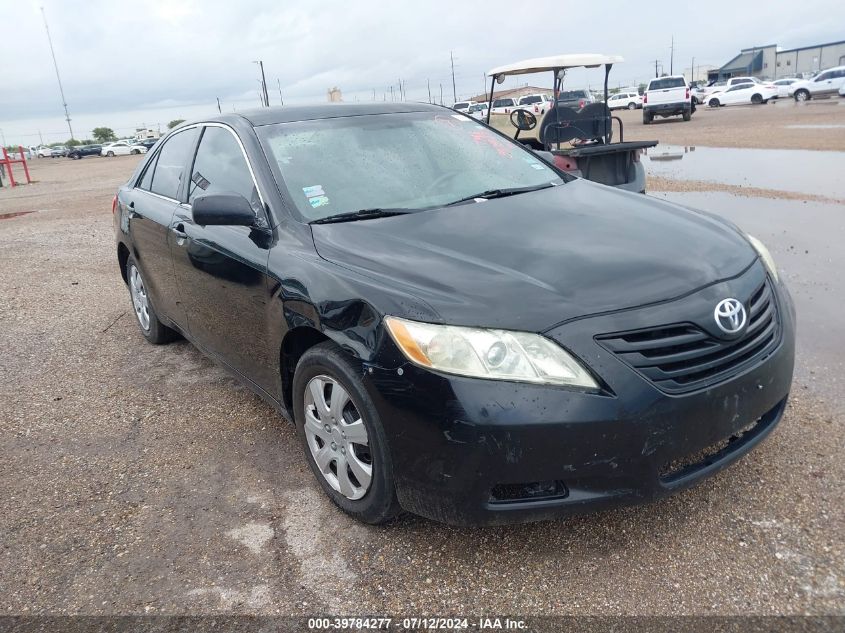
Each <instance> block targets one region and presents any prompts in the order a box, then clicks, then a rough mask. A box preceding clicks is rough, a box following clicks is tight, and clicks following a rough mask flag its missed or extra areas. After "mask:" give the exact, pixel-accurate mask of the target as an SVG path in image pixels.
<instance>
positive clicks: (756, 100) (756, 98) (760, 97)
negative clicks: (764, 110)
mask: <svg viewBox="0 0 845 633" xmlns="http://www.w3.org/2000/svg"><path fill="white" fill-rule="evenodd" d="M751 103H753V104H754V105H760V104H761V103H763V95H760V94H753V95H751Z"/></svg>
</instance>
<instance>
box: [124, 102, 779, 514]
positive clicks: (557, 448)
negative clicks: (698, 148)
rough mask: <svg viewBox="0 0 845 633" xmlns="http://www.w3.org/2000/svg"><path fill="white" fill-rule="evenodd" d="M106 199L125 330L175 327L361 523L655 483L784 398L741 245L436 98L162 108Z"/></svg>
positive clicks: (676, 484) (638, 491) (772, 298)
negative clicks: (277, 425)
mask: <svg viewBox="0 0 845 633" xmlns="http://www.w3.org/2000/svg"><path fill="white" fill-rule="evenodd" d="M547 158H548V159H549V160H547ZM112 210H113V213H114V225H115V233H116V237H117V244H116V257H117V261H118V263H119V268H120V273H121V275H122V276H123V279H124V281H125V282H126V284H127V286H128V289H129V296H130V298H131V302H132V306H133V309H134V313H135V315H136V316H137V322H138V326H139V328H140V331H141V333H142V334H143V336H144V337H146V339H147V340H148V341H149V342H150V343H153V344H162V343H167V342H168V341H171V340H173V339H174V338H175V337H177V335H178V336H182V337H184V338H186V339H188V340H189V341H191V342H192V343H193V344H194V345H195V346H196V347H197V348H199V349H200V350H202V351H203V352H204V353H206V354H208V355H209V356H210V357H212V358H213V359H214V360H216V361H217V362H218V363H219V364H220V365H222V366H223V367H225V368H226V369H228V370H229V371H231V372H232V373H234V374H235V375H236V376H237V377H238V378H240V379H241V380H242V381H243V382H244V383H245V384H247V385H248V386H249V387H250V388H252V389H253V390H254V391H255V392H256V393H258V394H259V395H260V396H261V397H263V398H264V399H266V400H267V401H268V402H270V403H272V404H273V405H274V406H275V407H276V408H277V409H278V410H279V412H280V413H281V414H282V415H284V416H285V417H286V418H288V419H290V420H292V421H293V422H294V423H295V425H296V429H297V432H298V436H299V438H300V440H301V444H302V456H303V459H304V460H306V461H307V463H308V464H309V466H310V468H311V470H312V471H313V474H314V477H315V479H316V481H317V482H318V483H319V485H320V486H321V487H322V489H323V490H324V491H325V493H326V495H328V497H329V498H330V499H331V500H332V501H333V502H334V503H335V504H336V505H337V506H339V507H340V508H341V509H342V510H344V511H346V512H347V513H349V514H351V515H352V516H354V517H356V518H357V519H359V520H361V521H365V522H368V523H382V522H385V521H388V520H390V519H391V518H393V517H395V516H396V515H397V514H398V513H400V512H401V511H402V510H406V511H409V512H413V513H417V514H420V515H423V516H426V517H430V518H432V519H436V520H439V521H444V522H448V523H453V524H492V523H504V522H517V521H530V520H537V519H545V518H553V517H558V516H564V515H567V514H572V513H576V512H586V511H592V510H595V509H599V508H604V507H609V506H614V505H620V504H630V503H636V502H642V501H647V500H651V499H655V498H658V497H661V496H663V495H666V494H669V493H671V492H673V491H677V490H679V489H682V488H684V487H687V486H690V485H692V484H694V483H695V482H697V481H699V480H701V479H702V478H704V477H707V476H709V475H712V474H714V473H715V472H717V471H719V470H720V469H722V468H724V467H725V466H727V465H728V464H730V463H731V462H733V461H735V460H737V459H738V458H739V457H741V456H742V455H744V454H746V453H748V452H749V451H750V450H751V449H752V448H753V447H754V446H756V445H757V444H758V443H759V442H760V441H761V440H763V439H764V438H765V437H766V436H767V435H768V434H769V433H770V432H771V431H772V430H773V429H774V428H775V426H776V425H777V424H778V422H779V421H780V419H781V417H782V415H783V412H784V409H785V406H786V401H787V396H788V393H789V389H790V384H791V378H792V371H793V357H794V322H795V314H794V308H793V305H792V301H791V299H790V297H789V294H788V292H787V290H786V289H785V287H784V284H783V280H782V279H781V277H780V276H779V274H778V271H777V269H776V267H775V264H774V262H773V260H772V257H771V256H770V254H769V252H768V251H767V250H766V247H765V246H764V245H763V244H762V243H761V242H760V241H758V240H757V239H755V238H754V237H751V236H749V235H746V234H744V233H743V232H742V231H740V230H739V229H737V228H736V227H735V226H733V225H732V224H730V223H728V222H726V221H724V220H722V219H719V218H717V217H714V216H711V215H708V214H705V213H702V212H699V211H695V210H692V209H688V208H684V207H680V206H677V205H675V204H671V203H669V202H665V201H661V200H657V199H655V198H651V197H647V196H643V195H639V194H633V193H627V192H624V191H620V190H618V189H613V188H610V187H605V186H602V185H598V184H595V183H591V182H589V181H587V180H583V179H580V178H574V177H572V176H569V175H567V174H566V173H564V172H562V171H559V170H558V169H557V168H556V167H555V166H554V164H553V161H552V160H551V159H550V157H549V155H547V154H538V153H535V152H532V151H530V150H528V149H526V148H525V147H523V146H522V145H520V144H519V143H516V142H514V141H513V140H511V139H509V138H506V137H504V136H502V135H500V134H498V133H497V132H496V131H494V130H492V129H491V128H488V127H487V126H485V125H483V124H482V123H480V122H478V121H476V120H474V119H472V118H471V117H468V116H466V115H464V114H460V113H456V112H454V111H452V110H448V109H445V108H441V107H437V106H431V105H428V104H422V105H419V104H405V103H401V104H396V103H389V104H388V103H386V104H368V105H365V104H335V105H323V106H316V107H307V108H306V107H283V108H265V109H262V110H260V111H255V112H248V113H243V114H227V115H222V116H219V117H215V118H211V119H207V120H203V121H198V122H194V123H189V124H185V125H182V126H181V127H179V128H177V129H175V130H173V131H171V132H170V133H169V134H168V135H167V137H165V138H164V139H162V140H161V141H160V142H159V143H158V144H157V145H156V147H155V148H154V150H153V151H151V152H150V153H149V154H148V155H147V156H146V157H145V159H144V160H143V161H142V162H141V163H140V165H139V166H138V169H137V171H136V172H135V173H134V174H133V176H132V178H131V179H130V180H129V181H128V182H127V183H126V184H125V185H123V186H122V187H120V189H119V191H118V192H117V195H116V196H115V199H114V201H113V209H112Z"/></svg>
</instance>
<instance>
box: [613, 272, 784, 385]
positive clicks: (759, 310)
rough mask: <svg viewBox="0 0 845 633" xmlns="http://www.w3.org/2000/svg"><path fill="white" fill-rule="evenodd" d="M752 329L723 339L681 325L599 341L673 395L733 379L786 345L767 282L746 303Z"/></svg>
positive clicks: (684, 324)
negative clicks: (781, 334)
mask: <svg viewBox="0 0 845 633" xmlns="http://www.w3.org/2000/svg"><path fill="white" fill-rule="evenodd" d="M745 306H746V308H747V310H748V326H747V327H746V330H745V332H744V333H743V334H742V336H740V337H739V338H736V339H732V340H723V339H720V338H716V337H715V336H712V335H711V334H709V333H707V332H706V331H704V330H703V329H702V328H700V327H699V326H697V325H695V324H694V323H676V324H672V325H661V326H658V327H653V328H646V329H641V330H632V331H629V332H619V333H615V334H606V335H602V336H598V337H596V340H597V341H598V342H599V343H600V344H601V345H602V346H604V347H605V348H607V349H608V350H610V351H611V352H613V353H614V354H616V355H617V356H618V357H619V358H620V359H621V360H622V361H624V362H625V363H627V364H628V365H630V366H631V367H633V368H634V369H635V370H637V371H638V372H639V373H640V374H642V375H643V376H645V377H646V378H648V379H649V380H650V381H651V382H653V383H654V384H655V385H656V386H657V387H659V388H660V389H661V390H663V391H665V392H667V393H683V392H686V391H693V390H695V389H700V388H702V387H707V386H710V385H713V384H715V383H718V382H721V381H723V380H727V379H728V378H730V377H731V376H734V375H736V374H738V373H739V372H741V371H742V370H743V369H745V368H746V367H748V366H750V365H751V364H753V363H756V362H760V361H762V360H763V359H764V358H766V357H767V356H768V355H769V354H771V352H772V351H774V349H775V348H776V347H777V345H778V343H779V342H780V324H779V321H778V312H777V302H776V300H775V296H774V292H773V291H772V287H771V284H770V282H769V281H768V279H767V280H765V281H764V282H763V283H762V284H761V285H760V286H759V287H758V288H757V289H756V290H755V291H754V292H753V293H752V294H751V298H750V299H749V300H748V301H747V302H746V303H745Z"/></svg>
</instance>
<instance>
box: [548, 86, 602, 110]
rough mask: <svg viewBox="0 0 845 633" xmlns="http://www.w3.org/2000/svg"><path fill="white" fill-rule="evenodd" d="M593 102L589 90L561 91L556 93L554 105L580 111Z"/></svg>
mask: <svg viewBox="0 0 845 633" xmlns="http://www.w3.org/2000/svg"><path fill="white" fill-rule="evenodd" d="M608 100H609V99H608ZM595 102H596V98H595V97H594V96H593V95H592V93H591V92H590V91H589V90H561V91H559V92H558V95H557V101H556V103H555V105H557V106H562V107H566V108H574V109H575V110H580V109H581V108H583V107H584V106H585V105H587V104H589V103H595Z"/></svg>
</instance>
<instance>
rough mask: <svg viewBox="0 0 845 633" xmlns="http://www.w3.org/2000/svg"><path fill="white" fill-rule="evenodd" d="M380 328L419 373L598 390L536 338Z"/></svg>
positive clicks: (446, 328) (406, 324) (393, 321)
mask: <svg viewBox="0 0 845 633" xmlns="http://www.w3.org/2000/svg"><path fill="white" fill-rule="evenodd" d="M384 322H385V325H387V331H388V332H390V335H391V336H392V337H393V340H394V341H395V342H396V344H397V345H398V346H399V348H400V349H401V350H402V352H403V353H404V354H405V356H407V357H408V360H410V361H411V362H413V363H415V364H417V365H420V366H422V367H428V368H430V369H436V370H438V371H442V372H446V373H450V374H459V375H461V376H472V377H475V378H488V379H499V380H515V381H519V382H533V383H541V384H551V385H569V386H575V387H586V388H590V389H598V384H596V381H595V380H593V378H592V376H590V374H589V373H587V371H586V370H585V369H584V368H583V367H582V366H581V364H580V363H579V362H578V361H576V360H575V359H574V358H573V357H572V356H570V355H569V354H568V353H567V352H566V351H565V350H564V349H562V348H561V347H559V346H558V345H556V344H554V343H553V342H551V341H550V340H548V339H547V338H544V337H542V336H540V335H539V334H530V333H528V332H511V331H508V330H488V329H483V328H474V327H458V326H454V325H434V324H432V323H420V322H419V321H407V320H405V319H399V318H397V317H391V316H388V317H385V319H384Z"/></svg>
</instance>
